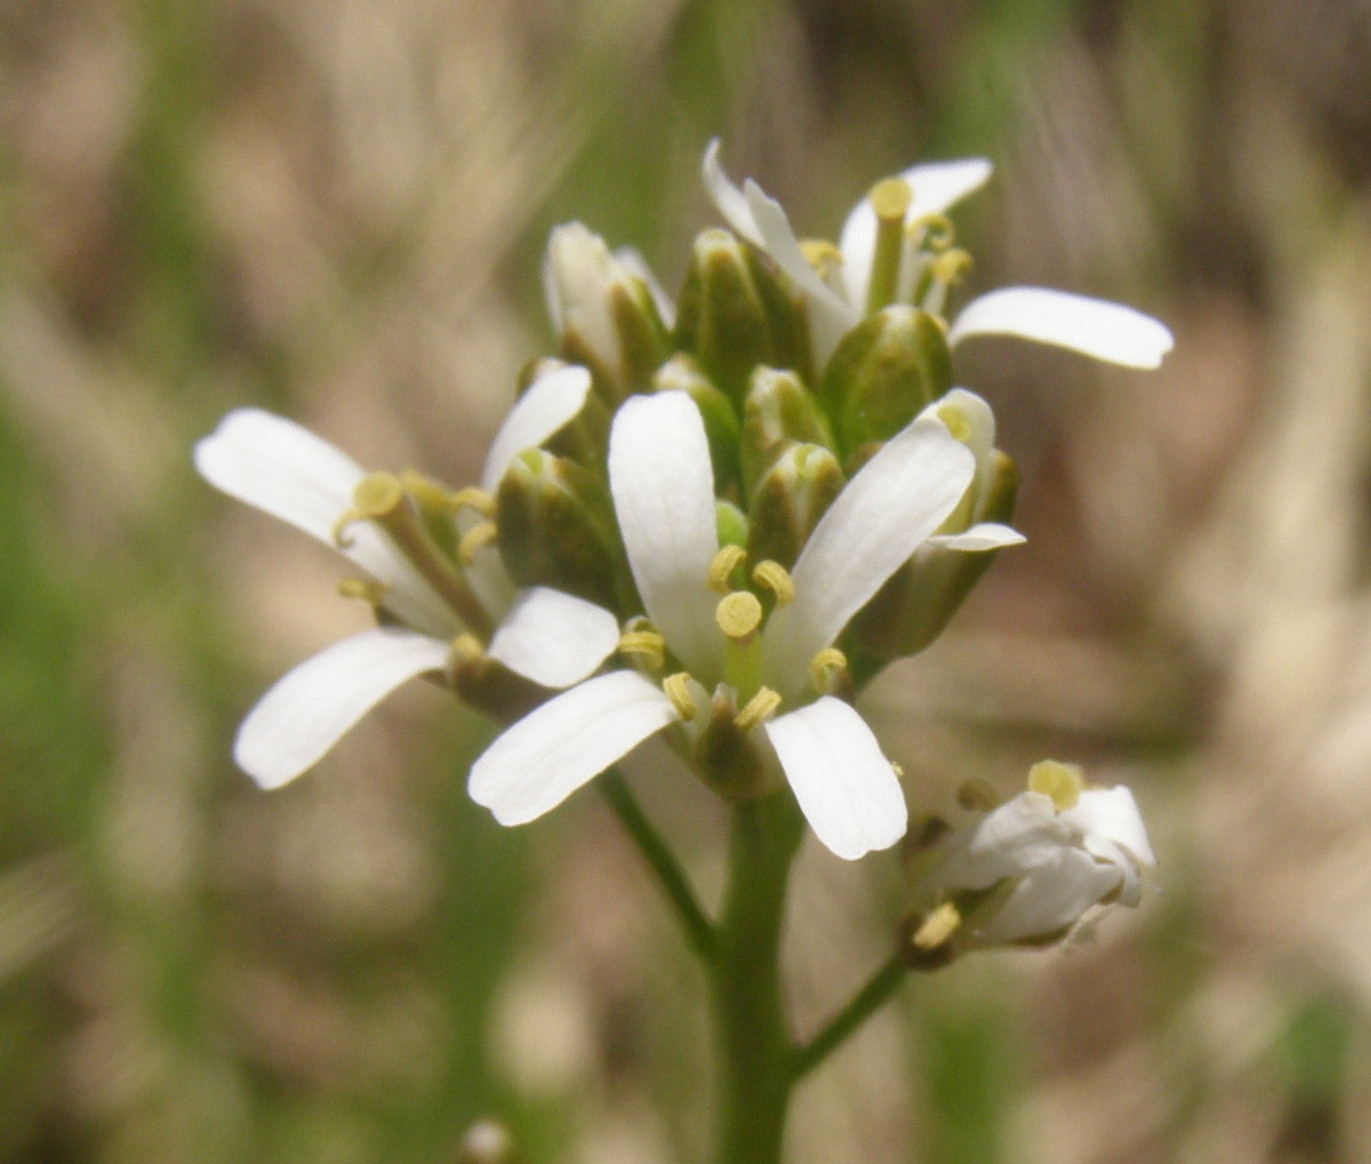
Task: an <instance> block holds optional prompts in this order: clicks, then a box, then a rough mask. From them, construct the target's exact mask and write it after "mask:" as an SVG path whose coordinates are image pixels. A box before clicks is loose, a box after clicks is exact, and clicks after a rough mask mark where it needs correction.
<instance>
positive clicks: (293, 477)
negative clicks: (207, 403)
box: [195, 408, 366, 546]
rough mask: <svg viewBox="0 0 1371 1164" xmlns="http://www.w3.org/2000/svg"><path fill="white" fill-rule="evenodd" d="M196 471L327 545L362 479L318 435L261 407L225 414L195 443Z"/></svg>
mask: <svg viewBox="0 0 1371 1164" xmlns="http://www.w3.org/2000/svg"><path fill="white" fill-rule="evenodd" d="M195 467H196V468H197V469H198V470H199V471H200V475H201V476H203V477H204V478H205V480H206V481H208V482H209V483H210V484H211V485H213V486H214V487H215V488H216V489H221V490H223V491H224V492H225V493H227V494H228V495H229V496H230V497H236V498H237V499H238V500H239V501H244V502H246V503H247V504H248V505H252V506H255V507H256V508H258V509H260V510H263V511H264V512H266V513H269V514H271V515H272V516H273V517H276V518H279V519H280V520H281V521H285V522H289V523H290V524H291V525H293V526H295V527H296V528H297V529H301V530H304V532H305V533H307V534H309V535H311V536H312V537H315V538H318V539H319V540H320V541H321V542H324V543H325V544H326V545H330V546H332V545H333V527H334V523H335V522H337V520H338V519H339V518H340V517H341V516H342V515H343V513H344V512H345V511H346V510H347V509H349V508H350V507H351V505H352V492H353V490H354V489H355V488H356V486H357V482H358V481H360V480H361V479H362V478H363V477H364V476H365V475H366V474H365V472H364V470H363V469H362V467H361V466H360V465H358V464H357V463H356V462H355V461H354V460H352V458H351V457H349V456H347V455H346V454H345V453H343V452H340V451H339V450H338V449H336V448H334V447H333V445H331V444H329V443H328V441H326V440H324V439H323V438H322V437H318V436H315V435H314V433H312V432H310V431H309V429H307V428H303V427H301V426H300V425H298V424H296V423H295V422H294V421H292V420H286V419H285V417H282V416H276V415H274V414H273V413H270V412H264V411H262V410H261V409H260V408H239V409H236V410H235V411H233V412H230V413H229V414H228V415H227V416H225V417H224V419H223V420H222V421H220V422H219V427H218V428H217V429H215V430H214V432H212V433H211V434H210V435H209V436H207V437H205V438H204V439H203V440H201V441H200V442H199V443H198V444H196V446H195Z"/></svg>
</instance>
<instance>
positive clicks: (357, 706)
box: [233, 627, 448, 788]
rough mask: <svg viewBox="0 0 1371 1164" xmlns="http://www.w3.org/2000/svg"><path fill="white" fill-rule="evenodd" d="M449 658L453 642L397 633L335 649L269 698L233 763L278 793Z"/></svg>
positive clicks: (383, 630) (357, 638)
mask: <svg viewBox="0 0 1371 1164" xmlns="http://www.w3.org/2000/svg"><path fill="white" fill-rule="evenodd" d="M447 659H448V645H447V643H445V642H442V641H441V640H439V639H433V638H429V637H428V636H427V635H420V634H415V633H414V632H413V631H408V630H400V629H398V628H395V627H377V628H374V629H372V630H366V631H362V633H361V634H356V635H353V636H352V637H351V638H346V639H343V640H342V641H341V642H338V643H334V644H333V646H331V647H328V648H327V649H325V650H323V651H321V652H319V654H317V655H315V656H314V657H313V658H312V659H307V660H306V661H305V662H303V663H301V664H300V665H299V666H298V667H296V668H295V669H294V670H293V671H289V672H287V673H286V674H285V675H283V676H282V677H281V678H280V679H279V680H278V681H277V682H276V684H275V686H273V687H272V688H271V689H270V690H269V691H268V692H267V693H266V694H265V695H264V696H262V698H261V700H259V701H258V703H257V706H256V707H254V708H253V709H252V711H250V712H249V713H248V716H247V718H246V719H245V720H243V723H242V726H241V727H239V729H238V737H237V740H236V741H235V743H234V748H233V756H234V759H235V760H236V761H237V762H238V765H239V767H241V768H242V769H243V771H245V772H246V773H247V774H248V775H249V776H251V777H252V778H253V779H254V780H256V781H257V783H258V784H260V785H261V786H262V787H263V788H279V787H280V786H281V785H282V784H285V783H287V782H289V781H291V780H294V779H295V777H297V776H298V775H300V773H301V772H303V771H304V770H305V769H306V768H309V767H310V766H311V765H313V764H314V763H315V762H316V761H317V760H318V759H319V758H320V757H321V756H323V754H324V753H325V752H327V751H328V750H329V749H330V748H331V747H333V745H334V744H336V743H337V742H338V740H339V738H341V737H342V735H343V734H344V733H345V732H346V731H347V730H348V729H349V728H351V727H352V725H353V724H355V723H356V722H357V721H358V720H359V719H361V718H362V716H364V715H365V714H366V713H367V712H368V711H370V710H371V709H372V708H373V707H375V706H376V704H377V703H379V702H380V701H381V700H382V699H384V698H385V697H386V696H387V695H389V694H390V693H391V692H392V691H394V690H395V688H397V687H399V686H400V684H401V683H403V682H404V681H405V680H406V679H412V678H414V677H415V676H416V675H422V674H424V673H425V672H427V671H438V670H441V669H442V668H443V667H445V666H446V665H447Z"/></svg>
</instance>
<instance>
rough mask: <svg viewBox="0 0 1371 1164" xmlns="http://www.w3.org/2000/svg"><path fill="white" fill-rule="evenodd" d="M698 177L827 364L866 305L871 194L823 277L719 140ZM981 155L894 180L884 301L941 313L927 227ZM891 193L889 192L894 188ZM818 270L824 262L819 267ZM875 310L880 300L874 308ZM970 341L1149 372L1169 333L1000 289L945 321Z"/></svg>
mask: <svg viewBox="0 0 1371 1164" xmlns="http://www.w3.org/2000/svg"><path fill="white" fill-rule="evenodd" d="M703 170H704V180H705V186H706V188H707V189H708V191H709V193H710V195H711V197H712V198H713V200H714V203H715V205H716V206H717V207H718V208H719V212H720V213H721V214H722V215H723V216H724V218H725V220H726V221H727V222H728V224H729V225H730V226H731V227H732V228H733V229H734V230H735V231H737V233H738V234H740V235H741V236H742V237H744V238H745V239H747V240H748V241H749V242H751V243H753V244H754V245H755V246H758V247H760V248H761V249H762V250H764V251H766V252H767V253H768V254H769V255H770V256H771V258H772V259H773V260H774V261H775V263H776V265H777V266H778V267H780V268H781V270H782V271H784V272H785V273H786V274H787V275H788V276H790V278H791V280H793V282H794V283H795V285H796V286H797V287H798V288H799V289H800V291H802V292H803V293H804V296H805V298H806V300H807V302H808V304H809V313H810V325H811V330H812V333H813V340H814V349H815V353H814V354H815V361H816V363H817V365H818V366H819V367H821V368H822V367H823V365H824V364H825V363H826V362H827V360H828V357H829V356H830V355H831V354H832V352H833V349H834V348H835V347H836V346H837V344H838V341H839V340H840V339H841V338H842V336H843V335H844V334H845V333H846V332H847V331H849V330H850V329H851V328H852V327H853V326H854V325H855V324H856V323H857V322H858V321H859V320H860V319H861V318H862V317H863V316H864V315H866V314H867V313H868V311H869V310H870V309H871V302H870V297H871V291H872V273H873V270H874V269H875V267H876V258H877V254H878V237H879V233H880V232H879V227H878V217H877V214H876V211H875V209H874V208H873V206H872V200H871V199H870V198H863V199H862V200H861V201H860V202H858V203H857V205H856V206H854V207H853V208H852V211H851V213H850V214H849V215H848V217H847V221H846V222H845V223H844V225H843V229H842V233H841V235H840V236H839V243H838V248H837V253H836V255H830V258H837V259H839V260H840V261H839V262H837V263H834V264H831V265H828V269H826V271H825V275H821V274H820V273H819V271H817V270H816V269H815V267H814V266H813V265H812V264H811V262H810V261H809V259H808V258H807V257H806V255H805V252H804V249H803V247H802V246H801V244H800V242H799V240H798V239H797V238H796V236H795V232H794V230H793V229H792V227H791V225H790V220H789V219H788V218H787V217H786V213H785V211H784V210H783V209H782V208H781V205H780V203H778V202H776V201H775V200H774V199H773V198H770V197H768V196H767V194H766V193H765V192H764V191H763V190H762V188H761V187H760V186H758V185H757V183H756V182H754V181H752V180H751V179H750V178H749V179H748V180H747V181H746V182H744V184H743V187H742V189H739V188H738V187H737V186H736V185H735V184H734V183H733V182H732V181H731V180H730V179H729V177H728V175H727V174H725V173H724V170H723V168H722V166H721V165H720V164H719V142H718V139H715V140H714V141H711V142H710V143H709V147H708V148H707V149H706V150H705V156H704V165H703ZM990 173H991V166H990V163H989V162H987V161H985V160H984V159H983V158H967V159H963V160H960V161H952V162H934V163H929V164H925V165H919V166H914V167H912V168H910V169H908V170H905V171H904V173H902V174H901V175H899V179H898V181H901V182H903V183H904V185H905V199H906V201H907V205H904V206H901V203H900V201H899V200H898V198H897V199H896V201H895V202H894V207H895V210H896V213H897V215H898V213H899V211H900V210H901V209H902V210H903V222H902V224H900V225H899V228H898V229H899V234H900V236H901V237H900V242H899V244H898V246H899V251H898V260H897V263H898V267H897V273H896V277H895V279H894V280H893V284H892V286H891V288H890V292H891V293H890V296H889V298H888V299H887V300H886V301H887V302H895V303H912V304H914V305H915V306H920V307H924V308H925V309H927V310H930V311H933V312H934V313H935V314H941V310H942V298H943V296H944V294H945V292H946V287H947V283H948V282H949V281H950V277H951V275H952V274H953V273H954V272H953V271H951V270H949V271H945V272H942V273H941V274H940V273H939V269H938V261H939V256H938V255H937V254H936V253H935V251H934V250H932V249H929V248H928V247H926V246H925V245H924V240H925V236H926V235H927V234H928V232H929V230H934V231H936V230H938V229H941V226H942V223H941V221H940V220H941V217H942V215H943V212H944V211H946V210H948V209H950V208H951V207H952V206H953V205H955V204H956V203H957V202H960V201H961V200H962V199H963V198H965V197H966V196H967V195H969V194H972V193H974V192H975V191H976V190H978V189H980V187H981V186H983V185H984V184H985V182H986V181H987V180H988V179H989V177H990ZM897 188H898V187H897ZM821 265H826V264H823V263H821ZM881 305H882V306H883V305H884V304H881ZM973 335H1013V336H1018V337H1020V338H1023V339H1029V340H1036V341H1038V342H1039V343H1048V344H1056V345H1058V346H1059V347H1065V348H1071V349H1073V350H1075V351H1078V352H1082V353H1083V354H1085V355H1087V356H1093V357H1094V358H1095V359H1098V360H1105V361H1108V362H1110V363H1114V364H1123V365H1125V366H1127V367H1133V368H1155V367H1157V366H1158V365H1159V364H1160V363H1161V359H1162V357H1163V356H1164V355H1165V354H1166V353H1167V352H1168V351H1170V350H1171V344H1172V340H1171V333H1170V332H1169V331H1168V330H1167V329H1166V328H1165V327H1164V326H1163V325H1162V324H1161V323H1159V322H1158V321H1157V320H1155V319H1153V318H1151V317H1150V316H1147V315H1144V314H1142V313H1141V312H1139V311H1135V310H1133V308H1131V307H1125V306H1123V305H1122V304H1118V303H1109V302H1106V301H1104V300H1100V299H1091V298H1087V297H1085V296H1081V295H1072V294H1069V293H1067V292H1065V291H1052V290H1048V289H1046V288H1042V287H1006V288H1003V289H1001V290H998V291H992V292H990V293H989V294H986V295H982V296H980V297H979V298H977V299H973V300H972V301H971V302H970V303H968V304H967V305H966V306H965V307H964V308H963V309H962V311H961V313H960V314H959V315H958V316H957V318H956V319H955V320H954V321H953V323H952V326H951V329H950V330H949V332H948V337H947V338H948V343H949V344H950V345H951V346H953V347H956V346H957V344H959V343H961V341H962V340H965V339H967V338H969V337H970V336H973Z"/></svg>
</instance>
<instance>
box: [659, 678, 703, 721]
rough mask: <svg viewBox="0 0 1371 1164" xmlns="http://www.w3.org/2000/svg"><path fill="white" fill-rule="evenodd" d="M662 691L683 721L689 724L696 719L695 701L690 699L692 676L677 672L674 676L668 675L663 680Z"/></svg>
mask: <svg viewBox="0 0 1371 1164" xmlns="http://www.w3.org/2000/svg"><path fill="white" fill-rule="evenodd" d="M662 691H663V692H664V693H665V694H666V697H667V698H668V699H669V700H671V706H672V707H674V708H675V709H676V714H677V715H679V716H680V717H681V718H682V719H683V720H685V721H686V722H687V723H689V722H690V721H691V720H692V719H694V718H695V701H694V700H693V699H691V698H690V675H689V674H688V673H687V672H685V671H677V672H676V674H674V675H668V676H667V677H666V678H665V679H663V680H662Z"/></svg>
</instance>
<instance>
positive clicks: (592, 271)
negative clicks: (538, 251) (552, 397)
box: [543, 222, 668, 406]
mask: <svg viewBox="0 0 1371 1164" xmlns="http://www.w3.org/2000/svg"><path fill="white" fill-rule="evenodd" d="M543 288H544V291H545V293H546V296H547V307H548V315H549V316H550V317H551V318H552V325H553V327H554V329H555V330H556V332H557V338H558V342H559V345H560V350H561V353H562V355H563V356H564V357H565V358H566V359H568V360H570V361H571V362H573V363H577V364H584V365H585V366H586V367H587V368H589V369H590V374H591V376H592V377H593V378H594V382H595V390H596V392H597V393H599V394H600V396H601V398H602V399H603V400H604V401H605V402H606V403H608V404H610V405H611V406H612V405H615V404H617V403H618V402H619V401H620V400H623V399H624V398H625V397H626V396H629V395H631V394H632V393H634V392H637V391H641V390H642V389H643V388H644V387H645V386H646V385H647V382H648V377H649V376H651V374H652V371H653V369H654V368H656V367H657V365H658V364H660V363H661V362H662V360H663V359H665V357H666V353H667V351H668V346H667V328H666V325H665V324H664V323H663V322H662V317H661V315H660V314H659V312H658V311H657V305H656V303H655V302H654V300H653V297H652V293H651V291H650V290H649V288H648V286H647V284H646V283H645V282H644V281H643V279H642V278H640V277H639V276H638V275H636V274H634V273H633V272H632V271H631V270H629V268H628V267H627V266H626V265H625V264H624V263H623V262H622V261H620V260H619V259H618V258H616V257H615V256H614V255H612V254H611V253H610V251H609V248H608V247H607V246H606V245H605V241H604V239H602V238H601V237H600V236H599V235H597V234H593V233H591V232H590V231H589V230H587V229H586V228H585V227H584V226H582V225H581V224H580V223H579V222H569V223H567V224H566V225H564V226H559V227H557V228H556V229H554V230H553V232H552V235H551V237H550V238H549V239H548V246H547V258H546V260H545V261H544V264H543Z"/></svg>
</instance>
